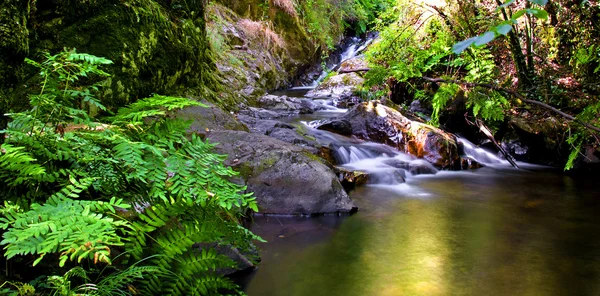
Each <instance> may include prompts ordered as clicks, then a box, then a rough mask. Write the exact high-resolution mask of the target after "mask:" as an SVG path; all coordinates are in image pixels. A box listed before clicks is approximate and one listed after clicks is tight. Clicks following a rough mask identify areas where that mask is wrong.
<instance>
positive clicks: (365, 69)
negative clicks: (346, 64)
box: [338, 68, 371, 74]
mask: <svg viewBox="0 0 600 296" xmlns="http://www.w3.org/2000/svg"><path fill="white" fill-rule="evenodd" d="M369 70H371V68H358V69H349V70H340V71H339V72H338V73H339V74H344V73H353V72H367V71H369Z"/></svg>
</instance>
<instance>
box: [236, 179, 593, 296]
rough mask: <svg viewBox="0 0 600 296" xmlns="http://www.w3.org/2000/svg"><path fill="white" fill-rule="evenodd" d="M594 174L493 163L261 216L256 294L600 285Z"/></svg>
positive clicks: (575, 290) (475, 291)
mask: <svg viewBox="0 0 600 296" xmlns="http://www.w3.org/2000/svg"><path fill="white" fill-rule="evenodd" d="M595 180H596V179H595V178H591V177H590V178H583V177H577V178H573V177H568V176H562V175H559V174H555V173H552V172H540V171H536V172H530V171H527V170H519V171H517V170H514V169H498V168H496V169H492V168H484V169H480V170H476V171H469V172H438V173H437V174H436V175H430V176H417V177H412V178H409V179H408V180H407V183H405V184H400V185H370V186H366V187H363V188H358V189H357V190H355V191H353V192H352V193H351V197H352V198H353V199H354V200H355V202H356V204H357V205H358V207H359V208H360V210H359V212H358V213H356V214H354V215H352V216H344V217H337V216H325V217H314V218H284V217H256V218H255V221H254V223H253V225H252V231H254V232H255V233H257V234H259V235H261V236H262V237H263V238H265V239H267V240H268V241H269V243H267V244H260V248H261V256H262V259H263V262H262V264H261V265H260V267H259V268H258V269H257V270H256V271H255V272H254V273H253V274H252V275H251V276H250V277H249V279H248V282H247V284H246V291H247V293H248V294H249V295H250V296H254V295H265V296H266V295H310V296H318V295H600V237H599V236H598V234H599V233H600V215H598V213H600V202H599V200H598V198H597V197H598V191H597V186H598V183H596V182H595Z"/></svg>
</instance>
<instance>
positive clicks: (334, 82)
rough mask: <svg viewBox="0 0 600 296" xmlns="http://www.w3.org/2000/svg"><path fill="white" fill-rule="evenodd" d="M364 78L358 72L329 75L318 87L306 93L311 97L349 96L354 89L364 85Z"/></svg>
mask: <svg viewBox="0 0 600 296" xmlns="http://www.w3.org/2000/svg"><path fill="white" fill-rule="evenodd" d="M363 82H364V79H363V78H362V77H360V76H359V75H358V74H356V73H345V74H339V75H335V76H332V77H329V78H328V79H327V80H325V81H324V82H323V83H321V84H320V85H319V86H318V87H317V88H315V89H313V90H311V91H309V92H308V93H306V96H307V97H311V98H328V97H336V98H347V97H349V96H352V94H353V93H354V90H356V87H357V86H359V85H362V83H363Z"/></svg>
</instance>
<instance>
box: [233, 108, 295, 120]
mask: <svg viewBox="0 0 600 296" xmlns="http://www.w3.org/2000/svg"><path fill="white" fill-rule="evenodd" d="M239 114H241V115H246V116H249V117H253V118H257V119H275V118H281V117H285V116H290V115H293V114H294V113H293V112H275V111H272V110H267V109H263V108H255V107H249V108H248V109H244V110H240V112H239Z"/></svg>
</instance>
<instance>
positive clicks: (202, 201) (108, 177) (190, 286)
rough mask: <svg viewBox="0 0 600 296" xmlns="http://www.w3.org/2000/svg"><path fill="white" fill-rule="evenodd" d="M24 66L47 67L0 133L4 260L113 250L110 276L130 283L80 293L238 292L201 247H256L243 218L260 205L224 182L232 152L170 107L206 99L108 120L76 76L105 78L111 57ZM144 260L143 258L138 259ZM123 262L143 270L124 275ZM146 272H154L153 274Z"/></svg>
mask: <svg viewBox="0 0 600 296" xmlns="http://www.w3.org/2000/svg"><path fill="white" fill-rule="evenodd" d="M28 62H29V63H30V64H31V65H34V66H36V67H38V68H40V70H41V72H42V75H41V77H42V81H41V82H40V83H41V84H40V92H39V94H37V95H33V96H31V97H30V103H31V105H32V109H30V110H27V111H24V112H20V113H14V114H11V115H10V117H11V118H12V122H10V124H9V126H8V128H7V130H5V131H3V132H2V133H4V134H5V135H6V137H5V138H6V143H5V144H4V145H3V146H2V154H0V184H3V185H6V188H7V189H6V190H5V191H3V192H0V197H3V198H4V199H5V200H6V201H7V202H6V203H5V206H4V207H0V213H1V214H2V215H3V217H2V218H0V227H1V228H2V229H5V230H6V231H5V232H4V234H3V240H2V242H0V244H2V245H4V246H5V247H4V248H5V250H6V252H5V257H6V258H10V259H12V258H15V257H17V256H31V255H34V256H37V259H36V260H35V261H34V265H38V264H40V262H44V263H46V262H49V263H50V262H52V261H51V260H53V259H54V258H58V260H56V259H54V260H55V261H54V262H52V263H55V265H58V266H64V265H65V264H66V262H67V261H70V262H71V263H70V264H75V265H78V264H84V263H85V266H93V264H91V263H96V264H98V263H102V264H110V263H112V261H113V259H114V258H113V256H112V255H113V254H114V253H115V252H113V251H115V250H116V251H119V252H123V253H124V254H126V255H124V256H123V257H122V260H120V266H115V267H113V268H114V269H115V270H116V271H115V273H113V275H107V276H108V277H111V276H114V277H119V276H122V279H123V281H121V282H120V283H118V281H116V280H115V286H110V282H107V281H103V280H100V281H99V282H97V283H96V284H89V285H88V286H82V287H78V288H77V289H79V288H82V289H83V290H78V291H79V292H81V293H86V294H89V295H110V294H102V293H100V292H99V291H100V290H99V289H101V287H102V286H103V285H104V288H102V289H106V290H108V291H115V293H117V294H118V295H125V294H126V292H125V291H124V290H122V289H123V286H124V285H125V283H126V282H128V284H127V285H130V284H131V285H134V286H136V287H143V288H141V289H143V290H144V291H145V293H146V294H177V295H189V294H194V293H196V294H197V293H198V291H200V292H201V293H204V292H206V293H216V291H218V290H219V289H228V290H235V285H233V284H232V283H231V282H230V281H228V280H226V279H224V278H222V277H220V276H217V275H216V273H215V272H216V271H217V270H218V269H219V268H224V267H227V268H230V267H232V266H233V263H232V261H231V260H229V259H228V258H226V257H224V256H221V255H218V254H216V252H215V251H214V250H204V251H202V252H200V251H198V250H197V248H196V247H195V246H196V244H198V243H213V244H221V245H226V246H231V247H235V248H239V249H240V250H245V249H248V248H250V247H251V241H252V240H261V239H260V238H259V237H257V236H256V235H254V234H252V233H251V232H250V231H248V230H247V229H245V228H243V227H242V226H240V225H239V222H238V219H239V218H240V217H242V216H243V215H244V214H245V213H246V211H247V210H248V209H251V210H255V211H256V210H257V205H256V200H255V199H254V198H253V197H252V194H250V193H245V192H246V188H245V187H244V186H240V185H237V184H234V183H232V182H230V181H229V178H230V177H232V176H235V175H236V174H237V173H235V172H234V171H233V170H232V169H231V168H228V167H225V166H224V165H223V161H224V159H225V158H226V156H224V155H218V154H215V153H213V152H212V150H213V147H214V144H211V143H208V142H206V141H204V140H202V139H201V138H199V137H198V136H196V135H191V136H189V135H188V134H187V130H188V128H189V122H184V121H181V120H173V119H170V117H171V115H172V114H171V112H172V111H174V110H177V109H181V108H184V107H188V106H203V105H202V104H201V103H199V102H196V101H193V100H190V99H186V98H178V97H170V96H160V95H154V96H152V97H150V98H146V99H142V100H139V101H137V102H136V103H133V104H131V105H130V106H128V107H125V108H121V109H120V110H119V111H118V112H117V114H116V115H114V116H113V117H106V118H103V120H104V121H103V123H101V122H97V121H95V120H94V119H93V114H92V113H93V112H91V109H90V110H87V109H86V108H88V107H89V106H94V107H95V108H97V109H101V110H105V109H103V106H102V105H101V104H100V102H99V101H98V100H97V99H96V98H95V97H94V96H93V93H94V91H95V90H96V89H97V87H96V86H95V85H93V86H91V87H86V86H79V85H77V83H78V81H79V80H80V78H82V77H86V79H89V78H90V77H88V76H87V75H92V74H93V75H96V76H100V77H105V76H107V75H108V74H107V73H104V72H103V71H102V70H101V69H100V68H99V67H98V66H99V65H102V64H107V63H109V61H108V60H106V59H103V58H97V57H94V56H91V55H87V54H79V53H76V52H74V51H71V52H63V53H59V54H57V55H54V56H52V55H47V61H45V62H42V63H37V62H34V61H28ZM82 106H84V107H85V108H81V107H82ZM86 106H87V107H86ZM115 196H119V198H116V197H115ZM131 205H133V206H134V207H131ZM127 208H133V209H135V211H133V210H130V211H126V210H125V209H127ZM117 209H118V210H119V211H118V213H117ZM49 254H56V255H57V256H47V255H49ZM144 258H148V259H144ZM42 260H43V261H42ZM84 261H85V262H84ZM140 261H142V262H143V265H139V264H137V263H133V264H132V262H140ZM128 264H131V265H130V266H137V267H139V270H138V271H139V272H138V271H135V270H133V269H130V270H129V271H128V269H127V268H126V267H127V265H128ZM130 268H131V267H130ZM144 270H146V271H147V270H156V271H157V272H153V275H152V276H150V275H148V274H147V273H145V272H142V271H144ZM142 273H145V275H144V276H142ZM191 278H193V279H194V280H191ZM57 283H58V282H57ZM63 283H64V284H67V282H65V281H63ZM117 286H118V287H117ZM88 288H89V289H88ZM91 288H93V289H91ZM129 288H130V287H128V288H127V289H129ZM132 289H135V288H132ZM122 292H123V293H125V294H123V293H122Z"/></svg>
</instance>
